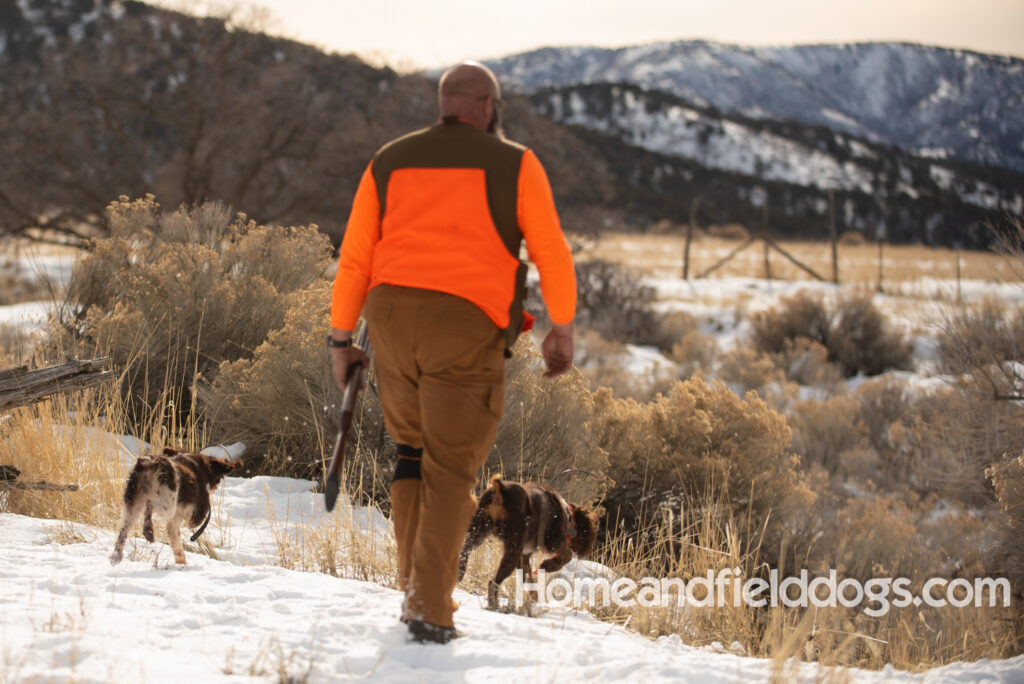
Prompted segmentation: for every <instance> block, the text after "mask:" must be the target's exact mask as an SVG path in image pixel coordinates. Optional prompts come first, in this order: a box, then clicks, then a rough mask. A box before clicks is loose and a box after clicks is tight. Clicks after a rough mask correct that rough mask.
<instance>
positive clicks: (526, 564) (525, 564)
mask: <svg viewBox="0 0 1024 684" xmlns="http://www.w3.org/2000/svg"><path fill="white" fill-rule="evenodd" d="M531 555H532V554H529V553H524V554H523V557H522V563H521V566H520V567H522V569H523V581H524V582H525V581H526V580H528V579H529V580H532V579H533V568H531V567H530V556H531ZM526 600H527V601H529V602H530V603H536V602H537V592H536V591H534V590H533V589H531V590H530V591H528V592H526Z"/></svg>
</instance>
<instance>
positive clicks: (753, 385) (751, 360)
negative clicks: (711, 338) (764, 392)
mask: <svg viewBox="0 0 1024 684" xmlns="http://www.w3.org/2000/svg"><path fill="white" fill-rule="evenodd" d="M718 376H719V377H720V378H722V380H724V381H725V382H726V383H728V384H729V385H731V386H732V387H733V388H734V389H736V390H737V392H739V393H746V392H749V391H751V390H755V391H760V390H761V388H763V387H765V386H767V385H769V384H771V383H781V382H783V380H784V379H785V375H784V374H783V372H782V371H781V370H780V369H779V368H778V367H776V365H775V360H774V359H772V357H771V355H769V354H766V353H765V352H762V351H758V350H756V349H753V348H751V347H735V348H733V349H730V350H729V351H727V352H725V353H724V354H722V355H721V357H719V359H718Z"/></svg>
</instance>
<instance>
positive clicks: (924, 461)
mask: <svg viewBox="0 0 1024 684" xmlns="http://www.w3.org/2000/svg"><path fill="white" fill-rule="evenodd" d="M891 432H892V438H893V441H894V443H895V444H897V445H899V449H900V450H901V455H900V458H902V459H903V460H904V461H905V465H904V468H905V471H906V478H905V483H906V485H907V486H911V487H914V488H915V489H917V491H920V492H922V493H929V492H937V493H938V494H940V495H942V496H945V497H947V498H949V499H950V500H952V501H959V502H962V503H964V504H965V505H968V506H975V507H978V508H984V507H988V506H989V505H990V504H991V503H992V500H993V493H992V486H991V483H990V482H989V481H988V479H987V478H986V477H985V470H986V469H987V468H988V467H990V466H991V465H993V464H995V463H998V462H1001V461H1002V460H1003V459H1005V458H1007V457H1008V456H1011V455H1014V454H1019V453H1022V452H1024V411H1022V410H1021V408H1020V407H1019V406H1017V405H1016V404H1015V403H1014V402H1008V401H992V400H991V394H989V390H988V387H987V386H986V385H985V384H984V383H983V382H980V381H977V380H973V379H970V378H964V379H961V380H959V381H958V382H957V383H955V384H953V385H951V386H950V387H949V388H948V389H945V390H942V391H937V392H932V393H930V394H928V395H925V396H922V397H920V398H918V399H916V400H915V401H914V402H913V404H912V408H911V410H910V411H909V412H908V417H907V420H906V421H905V423H904V424H901V425H897V426H895V427H894V428H893V429H892V431H891Z"/></svg>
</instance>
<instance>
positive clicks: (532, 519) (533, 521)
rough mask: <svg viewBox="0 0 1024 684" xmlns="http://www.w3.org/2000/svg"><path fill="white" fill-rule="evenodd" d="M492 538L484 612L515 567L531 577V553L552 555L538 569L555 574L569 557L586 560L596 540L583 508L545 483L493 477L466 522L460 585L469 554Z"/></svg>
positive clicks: (593, 517)
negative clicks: (496, 544)
mask: <svg viewBox="0 0 1024 684" xmlns="http://www.w3.org/2000/svg"><path fill="white" fill-rule="evenodd" d="M492 534H493V535H495V536H496V537H498V539H500V540H501V543H502V545H503V547H504V552H503V554H502V556H501V562H500V563H499V564H498V570H497V572H496V573H495V574H494V579H492V580H491V581H490V583H489V585H488V587H487V607H488V608H490V609H491V610H495V609H497V607H498V590H499V589H500V588H501V583H502V582H504V581H505V579H506V578H507V577H508V576H509V575H511V574H512V573H513V572H514V571H515V569H516V568H517V567H520V568H522V569H523V573H524V576H532V572H533V571H532V570H531V568H530V556H531V555H533V553H534V552H535V551H542V552H546V553H551V554H554V555H553V556H550V557H549V558H546V559H545V560H544V561H543V562H542V563H541V564H540V569H541V570H544V571H546V572H556V571H558V570H560V569H561V568H562V566H564V565H565V564H566V563H568V562H569V561H570V560H571V559H572V555H573V553H575V554H576V555H577V556H580V557H586V556H589V555H590V552H591V551H593V549H594V540H595V539H596V538H597V516H596V515H595V514H594V513H593V512H591V511H590V510H589V509H587V508H583V507H579V506H573V505H572V504H570V503H569V502H567V501H566V500H565V499H563V498H562V497H561V496H560V495H559V494H558V492H556V491H555V490H554V489H552V488H551V487H550V486H548V485H546V484H543V483H541V482H526V483H524V484H517V483H515V482H506V481H505V480H503V479H502V478H501V475H495V476H494V477H492V478H491V484H490V486H489V487H488V488H487V490H486V491H485V492H484V493H483V494H482V495H481V496H480V499H479V500H478V501H477V508H476V513H474V514H473V519H472V520H471V521H470V523H469V531H468V532H467V533H466V542H465V544H464V545H463V546H462V553H461V554H460V555H459V580H460V581H461V580H462V578H463V576H465V574H466V563H467V562H468V561H469V554H470V553H471V552H472V551H473V549H475V548H476V547H478V546H480V545H481V544H482V543H483V542H484V540H485V539H487V537H489V536H490V535H492Z"/></svg>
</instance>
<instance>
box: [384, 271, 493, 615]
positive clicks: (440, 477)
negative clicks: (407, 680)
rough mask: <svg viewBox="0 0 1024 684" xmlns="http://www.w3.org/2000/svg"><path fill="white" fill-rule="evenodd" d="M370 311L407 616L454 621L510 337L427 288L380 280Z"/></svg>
mask: <svg viewBox="0 0 1024 684" xmlns="http://www.w3.org/2000/svg"><path fill="white" fill-rule="evenodd" d="M364 314H365V317H366V320H367V322H368V323H369V326H370V341H371V344H372V345H373V351H374V357H375V367H376V371H377V379H378V383H379V391H380V400H381V406H382V408H383V411H384V421H385V424H386V426H387V429H388V432H389V433H390V434H391V437H392V439H394V440H395V442H396V443H397V444H398V445H399V462H398V466H397V467H396V473H395V476H396V479H395V480H394V481H393V482H392V485H391V517H392V520H393V522H394V526H395V540H396V542H397V545H398V584H399V588H400V589H402V590H403V591H404V592H405V612H404V615H403V618H405V619H419V620H425V621H427V622H430V623H433V624H435V625H440V626H444V627H451V626H453V622H452V614H453V612H454V611H455V609H456V608H457V605H456V604H455V602H454V601H453V600H452V592H453V591H454V589H455V585H456V584H457V582H458V564H459V563H458V559H459V551H460V549H461V548H462V543H463V541H464V539H465V536H466V529H467V528H468V526H469V521H470V519H471V518H472V516H473V512H474V510H475V503H474V500H473V496H472V491H473V488H474V487H475V486H476V483H477V474H478V472H479V470H480V467H481V466H482V465H483V463H484V461H485V460H486V459H487V454H488V453H489V451H490V449H491V445H492V444H493V442H494V437H495V434H496V433H497V430H498V421H499V420H500V418H501V411H502V407H503V403H504V383H505V357H504V351H505V343H504V338H503V336H502V333H501V331H500V330H499V329H498V328H497V326H495V325H494V323H493V322H492V321H491V320H490V318H488V317H487V315H486V314H484V313H483V312H482V311H481V310H480V309H478V308H477V307H476V306H475V305H473V304H471V303H470V302H468V301H466V300H464V299H461V298H459V297H455V296H452V295H448V294H445V293H441V292H434V291H430V290H419V289H412V288H403V287H395V286H391V285H379V286H377V287H375V288H373V289H372V290H370V293H369V295H368V297H367V300H366V306H365V308H364ZM417 476H418V477H417Z"/></svg>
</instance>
